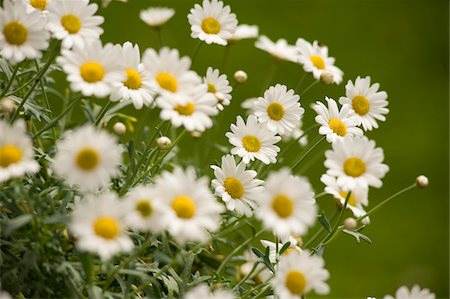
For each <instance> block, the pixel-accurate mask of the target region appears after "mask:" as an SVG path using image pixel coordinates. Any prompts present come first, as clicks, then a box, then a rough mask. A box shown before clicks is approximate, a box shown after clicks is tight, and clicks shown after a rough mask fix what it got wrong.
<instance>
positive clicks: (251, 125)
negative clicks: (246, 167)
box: [225, 115, 281, 164]
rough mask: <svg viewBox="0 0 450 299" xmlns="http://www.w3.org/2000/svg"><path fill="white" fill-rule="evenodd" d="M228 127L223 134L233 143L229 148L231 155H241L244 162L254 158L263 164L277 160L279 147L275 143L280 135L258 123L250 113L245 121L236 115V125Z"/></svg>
mask: <svg viewBox="0 0 450 299" xmlns="http://www.w3.org/2000/svg"><path fill="white" fill-rule="evenodd" d="M230 128H231V132H227V133H226V134H225V136H226V137H228V140H229V141H230V143H231V144H232V145H234V148H233V149H231V154H232V155H238V156H239V157H242V161H244V163H245V164H248V163H250V161H254V160H255V158H256V159H258V160H260V161H262V162H263V163H264V164H270V163H276V162H277V159H276V156H277V153H278V152H279V151H280V148H279V147H278V146H276V145H275V144H276V143H277V142H278V141H280V140H281V137H280V136H276V135H275V133H274V132H272V131H270V130H269V129H267V127H266V126H265V125H263V124H260V123H258V120H257V119H256V116H254V115H250V116H249V117H248V118H247V123H245V122H244V120H243V119H242V117H241V116H240V115H238V117H237V120H236V125H235V124H232V125H231V127H230Z"/></svg>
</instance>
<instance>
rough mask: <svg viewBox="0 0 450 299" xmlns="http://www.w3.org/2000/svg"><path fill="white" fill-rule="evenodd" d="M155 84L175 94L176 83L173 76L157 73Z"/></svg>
mask: <svg viewBox="0 0 450 299" xmlns="http://www.w3.org/2000/svg"><path fill="white" fill-rule="evenodd" d="M155 79H156V82H158V84H159V86H161V88H164V89H165V90H168V91H171V92H176V91H177V90H178V82H177V79H176V78H175V76H174V75H172V74H170V73H164V72H162V73H159V74H158V75H156V78H155Z"/></svg>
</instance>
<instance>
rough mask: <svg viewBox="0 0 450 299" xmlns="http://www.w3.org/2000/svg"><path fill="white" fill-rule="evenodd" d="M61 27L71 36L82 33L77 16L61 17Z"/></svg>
mask: <svg viewBox="0 0 450 299" xmlns="http://www.w3.org/2000/svg"><path fill="white" fill-rule="evenodd" d="M61 26H63V27H64V29H66V30H67V32H69V33H70V34H75V33H77V32H78V31H80V28H81V21H80V19H79V18H78V17H77V16H76V15H73V14H67V15H63V16H62V17H61Z"/></svg>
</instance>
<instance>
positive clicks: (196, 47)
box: [191, 40, 203, 67]
mask: <svg viewBox="0 0 450 299" xmlns="http://www.w3.org/2000/svg"><path fill="white" fill-rule="evenodd" d="M202 44H203V43H202V41H201V40H199V41H198V43H197V45H196V46H195V48H194V52H193V53H192V62H191V67H192V66H193V65H194V60H195V57H197V53H198V50H200V46H201V45H202Z"/></svg>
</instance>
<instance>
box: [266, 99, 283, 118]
mask: <svg viewBox="0 0 450 299" xmlns="http://www.w3.org/2000/svg"><path fill="white" fill-rule="evenodd" d="M267 115H268V116H269V117H270V119H272V120H275V121H278V120H280V119H282V118H283V116H284V107H283V105H281V104H280V103H278V102H273V103H271V104H270V105H269V106H268V107H267Z"/></svg>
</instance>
